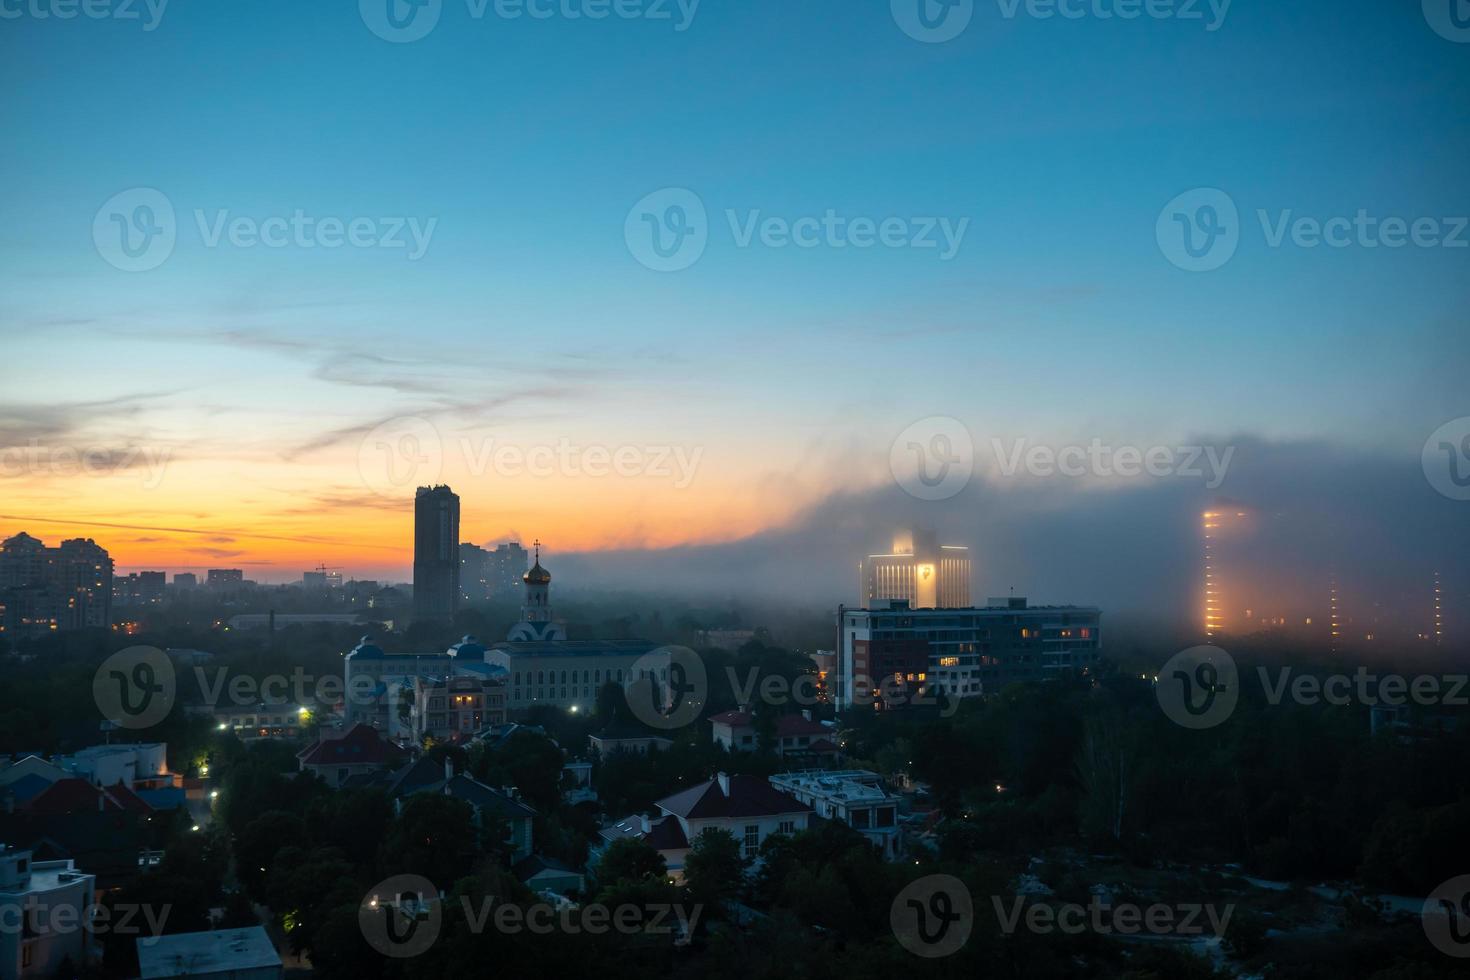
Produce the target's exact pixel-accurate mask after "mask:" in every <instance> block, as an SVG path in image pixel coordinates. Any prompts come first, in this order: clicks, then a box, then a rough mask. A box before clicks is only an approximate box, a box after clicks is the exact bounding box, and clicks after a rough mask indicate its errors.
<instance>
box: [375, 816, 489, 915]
mask: <svg viewBox="0 0 1470 980" xmlns="http://www.w3.org/2000/svg"><path fill="white" fill-rule="evenodd" d="M477 837H478V833H477V831H476V829H475V824H474V811H473V810H471V809H470V805H469V804H468V803H466V802H464V801H463V800H457V799H455V798H454V797H452V796H440V795H438V794H435V793H415V794H414V795H412V796H410V797H409V798H408V801H407V802H406V803H405V804H404V806H403V812H402V813H401V814H399V817H398V819H397V820H396V821H394V822H393V824H392V825H391V826H390V827H389V829H388V835H387V836H386V837H385V838H384V839H383V846H382V848H381V849H380V850H379V861H380V865H381V870H382V871H383V873H384V874H417V875H423V876H424V877H425V878H428V879H429V880H430V881H432V882H433V883H434V884H435V885H436V886H437V887H438V888H440V889H441V890H443V891H448V890H449V888H450V887H451V886H452V885H453V884H454V882H455V880H456V879H458V878H460V877H462V876H463V875H464V874H465V872H466V870H467V869H468V867H469V866H470V865H471V864H472V863H473V861H474V859H475V857H476V853H477V849H476V846H475V845H476V840H477Z"/></svg>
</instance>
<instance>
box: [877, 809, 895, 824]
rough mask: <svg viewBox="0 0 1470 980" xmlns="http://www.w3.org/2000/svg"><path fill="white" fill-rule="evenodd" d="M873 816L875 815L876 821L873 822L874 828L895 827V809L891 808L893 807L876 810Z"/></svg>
mask: <svg viewBox="0 0 1470 980" xmlns="http://www.w3.org/2000/svg"><path fill="white" fill-rule="evenodd" d="M873 815H874V818H875V819H874V821H873V826H875V827H892V826H893V807H891V806H885V807H880V808H878V809H877V810H874V811H873Z"/></svg>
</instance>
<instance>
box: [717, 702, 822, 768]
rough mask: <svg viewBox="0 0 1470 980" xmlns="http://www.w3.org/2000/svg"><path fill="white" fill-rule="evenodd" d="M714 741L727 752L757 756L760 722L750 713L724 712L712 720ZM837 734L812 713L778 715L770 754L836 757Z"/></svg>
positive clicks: (773, 725)
mask: <svg viewBox="0 0 1470 980" xmlns="http://www.w3.org/2000/svg"><path fill="white" fill-rule="evenodd" d="M710 733H711V736H712V737H713V739H714V741H715V742H716V743H717V744H719V745H723V746H724V747H725V750H726V751H728V752H754V751H756V750H757V749H759V748H760V735H759V731H758V728H757V719H756V716H755V715H754V714H752V713H751V712H749V711H725V712H722V713H720V714H718V715H714V716H713V717H711V718H710ZM834 739H835V734H834V732H833V729H832V727H831V726H829V725H824V724H822V723H821V722H819V721H813V720H812V713H811V712H810V711H803V712H802V713H801V714H785V715H777V716H776V718H775V719H774V720H773V721H772V724H771V751H772V752H774V753H775V754H776V755H779V756H782V757H783V758H786V757H822V758H830V757H832V756H835V755H837V744H836V742H835V740H834Z"/></svg>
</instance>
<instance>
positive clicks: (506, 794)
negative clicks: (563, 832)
mask: <svg viewBox="0 0 1470 980" xmlns="http://www.w3.org/2000/svg"><path fill="white" fill-rule="evenodd" d="M444 793H445V795H447V796H452V797H454V798H455V799H457V800H464V801H465V802H466V803H468V804H469V805H470V807H471V808H472V809H473V810H474V811H475V824H476V826H479V827H484V826H485V819H486V817H487V816H488V817H492V818H497V819H499V820H501V821H502V822H504V823H505V825H506V843H507V844H508V845H509V846H510V860H511V862H512V863H514V862H516V861H520V860H522V859H524V858H527V857H530V856H531V850H532V840H531V823H532V821H534V820H535V819H536V811H535V810H533V809H532V808H531V807H529V806H527V805H526V804H525V803H523V802H521V799H520V793H519V791H517V790H516V789H515V788H514V787H511V788H509V789H507V790H498V789H492V788H491V787H489V786H486V785H485V784H484V783H482V782H480V781H479V780H477V779H472V778H470V777H469V776H466V775H465V774H464V773H460V774H459V775H457V776H455V777H454V778H453V779H451V780H449V782H447V783H446V784H445V786H444Z"/></svg>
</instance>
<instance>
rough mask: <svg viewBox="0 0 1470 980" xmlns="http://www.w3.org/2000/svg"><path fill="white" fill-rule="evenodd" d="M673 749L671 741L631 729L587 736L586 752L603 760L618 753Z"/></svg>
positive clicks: (645, 753) (608, 730) (614, 729)
mask: <svg viewBox="0 0 1470 980" xmlns="http://www.w3.org/2000/svg"><path fill="white" fill-rule="evenodd" d="M673 747H674V741H673V739H669V738H664V737H663V736H661V735H649V734H647V733H646V732H642V731H639V730H637V729H632V728H627V729H618V728H610V729H607V730H606V731H603V732H600V733H599V734H596V735H588V736H587V751H588V752H589V753H590V754H591V755H593V756H595V757H596V758H599V759H605V758H607V757H608V756H610V755H613V754H615V753H618V752H627V753H630V754H632V755H647V754H648V753H650V752H667V751H668V750H669V749H671V748H673Z"/></svg>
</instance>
